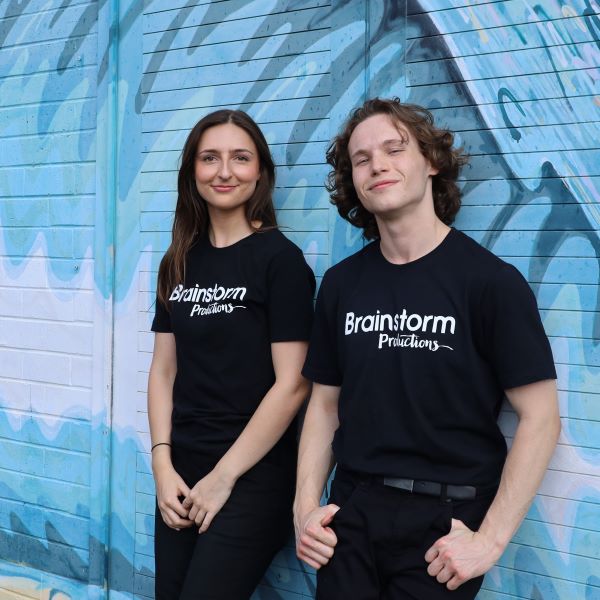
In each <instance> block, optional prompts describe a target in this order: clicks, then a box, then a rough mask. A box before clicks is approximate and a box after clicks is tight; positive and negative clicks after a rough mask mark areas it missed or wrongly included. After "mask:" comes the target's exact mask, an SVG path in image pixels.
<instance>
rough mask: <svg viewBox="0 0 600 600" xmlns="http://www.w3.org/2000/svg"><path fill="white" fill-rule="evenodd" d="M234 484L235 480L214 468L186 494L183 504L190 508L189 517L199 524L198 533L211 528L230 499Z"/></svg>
mask: <svg viewBox="0 0 600 600" xmlns="http://www.w3.org/2000/svg"><path fill="white" fill-rule="evenodd" d="M233 485H234V482H232V481H230V480H229V479H228V478H226V477H223V476H222V475H221V474H220V473H218V472H217V471H216V470H215V469H213V470H212V471H211V472H210V473H209V474H208V475H206V476H205V477H203V478H202V479H201V480H200V481H199V482H198V483H197V484H196V485H195V486H194V487H193V488H192V489H191V491H190V492H189V493H188V494H187V495H186V497H185V499H184V501H183V503H182V504H183V507H184V508H186V509H189V511H190V514H189V518H190V519H191V520H192V521H194V522H195V523H196V525H197V526H198V528H199V529H198V533H204V532H205V531H206V530H207V529H208V528H209V526H210V524H211V523H212V520H213V519H214V518H215V516H216V515H217V513H218V512H219V511H220V510H221V509H222V508H223V505H224V504H225V502H227V500H228V499H229V496H230V495H231V490H232V489H233Z"/></svg>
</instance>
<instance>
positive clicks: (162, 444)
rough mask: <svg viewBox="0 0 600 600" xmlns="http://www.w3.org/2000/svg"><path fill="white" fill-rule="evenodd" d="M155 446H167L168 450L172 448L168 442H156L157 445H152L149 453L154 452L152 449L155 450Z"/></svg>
mask: <svg viewBox="0 0 600 600" xmlns="http://www.w3.org/2000/svg"><path fill="white" fill-rule="evenodd" d="M156 446H169V448H172V446H171V444H170V443H169V442H158V444H154V446H152V448H150V452H152V450H154V448H156Z"/></svg>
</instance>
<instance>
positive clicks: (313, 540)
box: [294, 504, 340, 569]
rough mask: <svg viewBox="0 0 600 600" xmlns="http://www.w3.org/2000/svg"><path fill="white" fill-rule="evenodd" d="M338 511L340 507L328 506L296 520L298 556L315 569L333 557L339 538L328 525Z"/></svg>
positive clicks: (298, 516) (300, 515) (297, 517)
mask: <svg viewBox="0 0 600 600" xmlns="http://www.w3.org/2000/svg"><path fill="white" fill-rule="evenodd" d="M338 510H340V507H339V506H337V505H335V504H327V505H326V506H319V507H317V508H315V509H313V510H311V511H310V512H308V513H304V514H296V517H295V518H294V528H295V530H296V555H297V556H298V558H299V559H300V560H303V561H304V562H305V563H306V564H307V565H309V566H311V567H313V568H314V569H320V568H321V567H322V566H324V565H326V564H327V563H328V562H329V560H330V559H331V557H332V556H333V549H334V547H335V545H336V544H337V537H336V535H335V533H334V532H333V529H331V527H328V525H329V523H331V521H332V520H333V516H334V515H335V513H336V512H337V511H338Z"/></svg>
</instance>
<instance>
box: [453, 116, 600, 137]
mask: <svg viewBox="0 0 600 600" xmlns="http://www.w3.org/2000/svg"><path fill="white" fill-rule="evenodd" d="M583 123H586V124H593V123H600V121H598V120H597V119H592V120H590V121H584V120H578V121H560V122H557V123H544V124H543V125H513V126H512V127H489V128H481V127H480V128H479V129H454V130H453V131H452V133H455V134H457V133H469V132H471V131H476V132H486V133H488V132H489V133H493V132H494V131H510V130H511V129H519V130H520V131H522V130H523V129H546V128H552V129H555V128H556V127H557V126H559V127H562V126H565V127H566V126H567V125H581V124H583Z"/></svg>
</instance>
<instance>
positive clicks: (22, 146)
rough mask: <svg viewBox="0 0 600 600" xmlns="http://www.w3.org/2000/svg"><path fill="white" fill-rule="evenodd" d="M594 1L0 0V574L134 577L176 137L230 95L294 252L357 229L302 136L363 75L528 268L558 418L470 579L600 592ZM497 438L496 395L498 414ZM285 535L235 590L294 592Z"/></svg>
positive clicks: (334, 124)
mask: <svg viewBox="0 0 600 600" xmlns="http://www.w3.org/2000/svg"><path fill="white" fill-rule="evenodd" d="M599 12H600V6H599V4H598V2H597V1H596V0H537V1H535V0H533V1H526V0H505V1H497V0H447V1H442V0H421V1H417V0H370V1H368V0H302V1H301V0H213V1H208V0H145V2H141V1H140V0H97V1H93V0H0V224H1V226H2V229H1V231H0V598H7V599H23V598H27V599H30V598H36V599H40V600H41V599H50V598H52V599H55V600H58V599H61V600H64V599H68V598H73V599H78V598H88V597H89V598H105V597H107V596H110V598H115V599H117V598H118V599H120V598H140V599H142V598H150V597H152V581H153V580H152V577H153V570H154V565H153V558H152V533H153V532H152V517H151V515H152V512H153V502H154V501H153V484H152V477H151V474H150V469H149V456H148V450H149V434H148V426H147V419H146V408H145V405H146V401H145V391H146V390H145V386H146V377H147V371H148V366H149V362H150V352H151V344H152V335H151V334H150V333H149V325H150V321H151V317H152V312H153V307H152V302H153V297H154V290H155V279H156V270H157V266H158V261H159V259H160V256H161V255H162V253H163V252H164V250H165V249H166V247H167V245H168V242H169V230H170V226H171V218H172V210H173V207H174V202H175V186H176V177H175V175H176V169H177V160H178V156H179V151H180V149H181V147H182V144H183V141H184V139H185V136H186V134H187V132H188V130H189V129H190V128H191V127H192V125H193V124H194V123H195V122H196V121H197V120H198V119H199V118H200V117H201V116H203V115H204V114H205V113H206V112H208V111H211V110H213V109H215V108H217V107H223V106H227V107H234V108H238V107H239V108H242V109H244V110H247V111H248V112H249V113H250V114H251V115H252V116H253V117H254V118H255V119H256V120H257V121H258V122H259V123H260V124H261V126H262V127H263V129H264V131H265V133H266V135H267V138H268V140H269V142H270V144H271V147H272V149H273V154H274V156H275V159H276V162H277V164H278V173H277V175H278V179H277V192H276V203H277V207H278V209H279V220H280V223H281V225H282V226H283V228H284V231H285V232H286V233H287V234H288V235H289V236H290V237H291V238H292V239H293V240H294V241H295V242H296V243H298V244H299V245H300V246H301V247H302V248H303V250H304V251H305V253H306V255H307V257H308V259H309V261H310V263H311V264H312V266H313V267H314V269H315V271H316V273H317V276H322V274H323V272H324V270H325V269H326V268H327V266H328V265H329V264H331V263H332V262H336V261H338V260H339V259H340V258H342V257H343V256H345V255H346V254H348V253H349V252H351V251H352V250H354V249H356V248H357V247H359V246H360V244H361V243H362V242H361V240H360V237H359V234H358V232H356V231H353V230H352V229H351V228H350V227H349V226H347V225H346V224H345V223H343V222H341V221H340V220H339V218H338V217H337V214H336V212H335V210H334V209H332V208H331V207H330V206H329V203H328V197H327V194H326V193H325V191H324V189H323V181H324V178H325V175H326V172H327V168H326V167H325V165H324V152H325V148H326V147H327V145H328V141H329V140H330V138H331V137H332V136H333V135H334V134H335V132H336V131H337V129H338V128H339V126H340V124H341V122H342V121H343V119H344V118H345V116H346V115H347V113H348V112H349V110H350V109H351V108H352V107H353V106H355V105H357V104H358V103H360V101H361V100H362V99H363V98H364V97H366V96H372V95H375V94H378V95H382V96H390V95H397V96H400V97H401V98H402V99H403V100H406V101H410V102H416V103H420V104H424V105H425V106H427V107H429V108H430V109H432V111H433V112H434V114H435V115H436V117H437V118H438V119H439V120H440V121H441V122H443V123H445V124H446V125H447V126H449V127H450V128H451V129H453V130H455V131H457V132H458V136H459V138H460V141H461V143H463V144H464V145H465V146H466V148H467V150H468V151H469V152H470V154H471V156H472V161H471V166H470V167H469V168H468V169H466V170H465V173H464V192H465V197H464V207H463V209H462V211H461V213H460V215H459V219H458V221H457V226H458V227H459V228H461V229H463V230H464V231H466V232H467V233H468V234H469V235H471V236H473V237H474V238H475V239H477V240H478V241H480V242H482V243H483V244H485V245H486V246H488V247H489V248H491V249H492V250H493V251H494V252H496V253H497V254H499V255H500V256H502V257H504V258H505V259H506V260H508V261H510V262H512V263H514V264H515V265H516V266H517V267H518V268H519V269H520V270H521V271H522V272H523V274H524V275H525V276H526V277H527V279H528V280H529V281H530V283H531V285H532V287H533V289H534V290H535V292H536V294H537V297H538V302H539V305H540V309H541V311H542V316H543V320H544V325H545V327H546V330H547V332H548V335H549V336H550V339H551V341H552V346H553V350H554V354H555V359H556V362H557V364H558V371H559V388H560V406H561V416H562V419H563V433H562V437H561V440H560V444H559V447H558V449H557V451H556V453H555V456H554V458H553V461H552V465H551V470H550V471H549V473H548V475H547V477H546V478H545V480H544V483H543V485H542V488H541V491H540V494H539V495H538V497H537V498H536V500H535V502H534V505H533V507H532V509H531V511H530V513H529V515H528V517H527V519H526V521H525V523H524V524H523V526H522V527H521V529H520V530H519V532H518V534H517V536H516V538H515V540H514V542H513V543H512V544H511V545H510V546H509V548H508V549H507V551H506V552H505V554H504V556H503V557H502V559H501V561H500V563H499V564H498V566H497V567H496V568H494V570H493V571H492V572H491V573H490V574H489V575H488V576H487V578H486V580H485V584H484V589H483V590H482V592H481V593H480V595H479V598H480V600H509V599H510V600H514V599H531V600H533V599H543V600H555V599H560V600H598V599H600V349H599V343H600V296H599V288H598V281H599V260H598V259H599V257H600V206H599V197H600V150H599V149H598V140H599V139H600V16H599ZM501 419H502V425H503V428H504V431H505V433H506V435H507V437H508V438H510V437H511V435H512V432H513V431H514V427H515V418H514V415H513V414H512V413H511V412H510V411H509V410H506V411H505V412H503V413H502V417H501ZM313 591H314V576H313V574H312V573H311V572H310V571H309V570H308V569H304V568H303V567H302V566H301V565H300V564H299V563H298V561H297V560H296V559H295V557H294V551H293V548H292V547H291V545H290V547H288V548H286V549H285V550H284V551H282V552H281V553H280V555H279V556H278V557H277V558H276V560H275V561H274V563H273V565H272V566H271V568H270V570H269V572H268V573H267V575H266V577H265V580H264V582H263V584H262V585H261V586H260V587H259V589H258V590H257V592H256V594H255V598H256V599H257V600H275V599H279V600H293V599H299V598H311V597H312V596H313Z"/></svg>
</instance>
